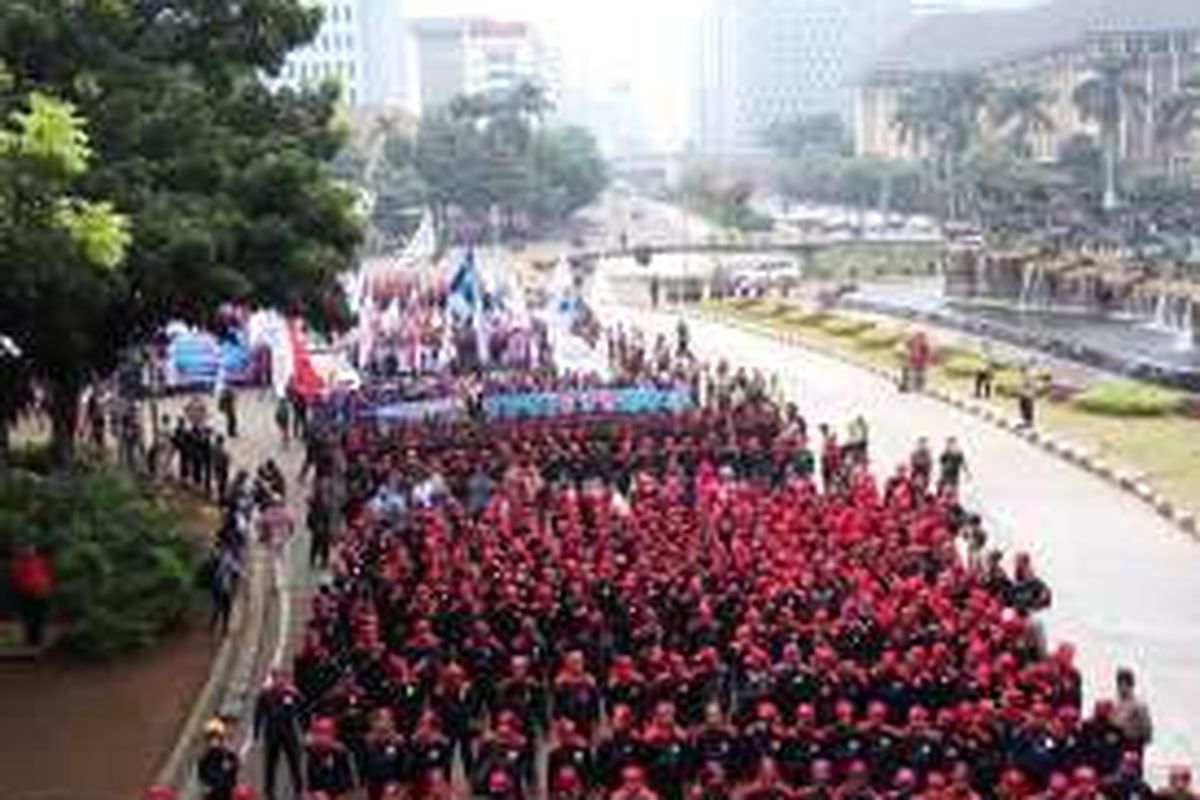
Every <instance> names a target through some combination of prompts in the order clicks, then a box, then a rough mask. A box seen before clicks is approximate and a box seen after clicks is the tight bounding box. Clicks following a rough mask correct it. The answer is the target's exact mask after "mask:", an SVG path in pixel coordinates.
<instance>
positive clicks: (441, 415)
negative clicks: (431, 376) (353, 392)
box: [366, 397, 466, 423]
mask: <svg viewBox="0 0 1200 800" xmlns="http://www.w3.org/2000/svg"><path fill="white" fill-rule="evenodd" d="M465 412H466V403H464V402H463V401H462V400H461V399H460V398H457V397H442V398H438V399H435V400H413V401H409V402H400V403H391V404H389V405H385V406H380V407H379V408H373V409H371V410H370V411H368V412H367V414H366V416H368V417H371V418H373V419H377V420H379V421H381V422H395V423H404V422H422V421H424V420H429V419H457V418H459V417H461V416H463V414H464V413H465Z"/></svg>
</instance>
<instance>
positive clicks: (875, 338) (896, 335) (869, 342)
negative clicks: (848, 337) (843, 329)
mask: <svg viewBox="0 0 1200 800" xmlns="http://www.w3.org/2000/svg"><path fill="white" fill-rule="evenodd" d="M907 338H908V333H907V332H906V331H904V330H901V329H900V328H888V327H884V326H876V327H874V328H870V329H868V330H865V331H863V332H862V333H860V334H859V335H858V346H859V347H862V348H863V349H865V350H883V349H886V348H889V347H895V346H896V344H898V343H900V342H903V341H905V339H907Z"/></svg>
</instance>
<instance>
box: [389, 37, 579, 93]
mask: <svg viewBox="0 0 1200 800" xmlns="http://www.w3.org/2000/svg"><path fill="white" fill-rule="evenodd" d="M413 30H414V32H415V33H416V44H417V64H418V67H417V69H418V74H419V76H420V96H421V97H420V108H421V112H422V113H428V112H430V111H433V110H436V109H438V108H440V107H442V106H445V105H446V104H448V103H449V102H450V101H451V100H453V99H454V98H455V97H458V96H459V95H476V94H482V95H495V94H502V93H504V92H508V91H511V90H512V89H514V88H516V87H517V86H518V85H520V84H522V83H532V84H534V85H536V86H539V87H540V88H541V89H542V90H543V91H545V92H546V95H547V98H548V99H549V100H550V101H551V102H554V100H555V99H556V97H557V96H558V91H559V86H558V77H557V74H558V69H557V59H556V57H555V54H554V52H553V50H552V49H551V48H549V47H547V46H546V44H545V43H544V42H543V41H542V39H541V37H540V36H539V35H538V32H537V31H536V29H535V28H534V27H533V26H531V25H529V24H528V23H525V22H502V21H499V20H493V19H475V18H456V19H425V20H419V21H417V22H416V23H414V25H413Z"/></svg>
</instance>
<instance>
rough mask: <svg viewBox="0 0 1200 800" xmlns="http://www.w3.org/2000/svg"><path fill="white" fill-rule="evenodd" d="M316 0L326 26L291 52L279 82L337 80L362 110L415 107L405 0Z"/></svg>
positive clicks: (296, 83)
mask: <svg viewBox="0 0 1200 800" xmlns="http://www.w3.org/2000/svg"><path fill="white" fill-rule="evenodd" d="M311 2H313V3H314V4H315V5H317V6H319V7H320V8H321V11H322V12H323V14H324V20H323V21H322V23H321V28H320V31H319V32H318V33H317V37H316V38H315V39H314V40H313V41H312V42H311V43H310V44H308V45H307V46H305V47H302V48H300V49H299V50H296V51H295V52H293V53H291V54H290V55H289V56H288V58H287V61H286V63H285V64H284V67H283V71H282V72H281V73H280V75H279V76H278V79H277V81H276V83H277V84H278V85H281V86H292V87H300V86H313V85H317V84H320V83H323V82H325V81H328V80H335V81H338V82H339V83H341V84H342V87H343V91H344V95H345V98H346V101H347V102H348V104H349V105H350V106H351V108H354V109H356V110H360V109H370V110H381V111H394V110H405V111H411V110H413V108H414V103H413V97H412V94H413V93H412V91H411V88H410V76H411V74H412V70H411V69H410V68H409V52H410V48H409V40H410V37H409V32H408V28H407V26H406V25H405V20H404V4H403V0H311Z"/></svg>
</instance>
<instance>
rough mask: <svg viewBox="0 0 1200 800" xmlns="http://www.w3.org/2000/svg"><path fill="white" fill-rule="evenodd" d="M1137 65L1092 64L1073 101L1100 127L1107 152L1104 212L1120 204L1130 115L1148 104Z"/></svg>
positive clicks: (1128, 62)
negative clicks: (1136, 73) (1124, 135)
mask: <svg viewBox="0 0 1200 800" xmlns="http://www.w3.org/2000/svg"><path fill="white" fill-rule="evenodd" d="M1136 68H1137V64H1136V62H1134V61H1132V60H1129V59H1125V58H1120V57H1116V56H1109V57H1105V58H1101V59H1099V60H1097V61H1096V62H1095V63H1094V64H1092V67H1091V70H1090V72H1089V74H1088V76H1087V77H1086V78H1084V79H1083V81H1082V82H1081V83H1080V84H1079V85H1078V86H1076V87H1075V91H1074V94H1073V97H1072V99H1073V100H1074V102H1075V105H1076V107H1077V108H1078V109H1079V115H1080V116H1081V117H1082V118H1083V119H1084V120H1085V121H1087V120H1091V121H1095V122H1096V123H1097V124H1098V125H1099V126H1100V147H1101V149H1102V151H1103V153H1104V200H1103V202H1104V209H1105V210H1106V211H1111V210H1113V209H1115V208H1116V207H1117V205H1118V204H1119V202H1120V196H1119V184H1118V174H1117V173H1118V170H1119V166H1120V159H1121V152H1120V151H1121V127H1122V126H1123V125H1124V124H1125V121H1126V120H1127V119H1128V117H1129V114H1130V113H1131V112H1132V111H1133V110H1134V109H1136V108H1139V107H1141V106H1142V105H1144V104H1145V102H1146V89H1145V87H1144V86H1143V85H1142V84H1141V83H1140V82H1139V81H1138V80H1137V79H1136V78H1135V76H1134V74H1133V73H1134V71H1135V70H1136Z"/></svg>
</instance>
